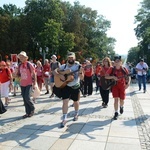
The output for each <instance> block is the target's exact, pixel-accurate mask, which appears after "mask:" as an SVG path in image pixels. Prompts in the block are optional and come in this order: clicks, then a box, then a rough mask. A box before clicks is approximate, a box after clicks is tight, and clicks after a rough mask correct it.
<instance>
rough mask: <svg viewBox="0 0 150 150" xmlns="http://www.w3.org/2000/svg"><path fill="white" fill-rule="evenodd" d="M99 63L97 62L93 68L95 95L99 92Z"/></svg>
mask: <svg viewBox="0 0 150 150" xmlns="http://www.w3.org/2000/svg"><path fill="white" fill-rule="evenodd" d="M101 69H102V68H101V63H100V62H97V64H96V66H95V68H94V74H95V82H96V93H97V92H98V91H99V86H100V71H101Z"/></svg>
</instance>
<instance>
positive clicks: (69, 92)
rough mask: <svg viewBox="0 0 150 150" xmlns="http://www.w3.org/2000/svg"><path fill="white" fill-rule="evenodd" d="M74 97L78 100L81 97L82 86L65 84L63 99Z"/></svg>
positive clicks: (73, 98)
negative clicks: (75, 87) (73, 86)
mask: <svg viewBox="0 0 150 150" xmlns="http://www.w3.org/2000/svg"><path fill="white" fill-rule="evenodd" d="M68 98H69V99H72V100H73V101H78V100H79V99H80V88H77V89H73V88H71V87H69V86H65V87H64V88H63V89H62V99H68Z"/></svg>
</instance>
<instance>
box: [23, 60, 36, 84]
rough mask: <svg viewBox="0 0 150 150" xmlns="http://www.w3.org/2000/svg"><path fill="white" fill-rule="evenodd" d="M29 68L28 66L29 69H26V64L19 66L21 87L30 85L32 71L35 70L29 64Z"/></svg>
mask: <svg viewBox="0 0 150 150" xmlns="http://www.w3.org/2000/svg"><path fill="white" fill-rule="evenodd" d="M28 63H29V62H28ZM29 66H30V69H29V68H28V67H27V62H26V63H24V64H21V66H20V74H21V80H20V85H21V86H28V85H32V73H33V71H35V68H34V66H33V65H32V64H31V63H29Z"/></svg>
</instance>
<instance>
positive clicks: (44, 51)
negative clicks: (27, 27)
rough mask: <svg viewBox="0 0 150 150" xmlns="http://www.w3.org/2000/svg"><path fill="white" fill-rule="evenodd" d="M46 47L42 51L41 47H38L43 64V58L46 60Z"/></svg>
mask: <svg viewBox="0 0 150 150" xmlns="http://www.w3.org/2000/svg"><path fill="white" fill-rule="evenodd" d="M48 50H49V49H48V47H46V48H45V49H42V47H40V49H39V51H40V54H41V55H42V57H43V58H42V59H43V61H42V62H43V64H44V61H45V58H46V53H48Z"/></svg>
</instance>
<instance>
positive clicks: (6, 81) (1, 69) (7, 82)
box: [0, 61, 13, 107]
mask: <svg viewBox="0 0 150 150" xmlns="http://www.w3.org/2000/svg"><path fill="white" fill-rule="evenodd" d="M0 83H1V88H0V92H1V93H0V94H1V97H4V98H5V106H6V107H7V106H8V104H9V101H10V99H9V91H10V88H11V87H12V83H13V77H12V73H11V71H10V69H9V68H8V67H7V65H6V62H5V61H1V62H0Z"/></svg>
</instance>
